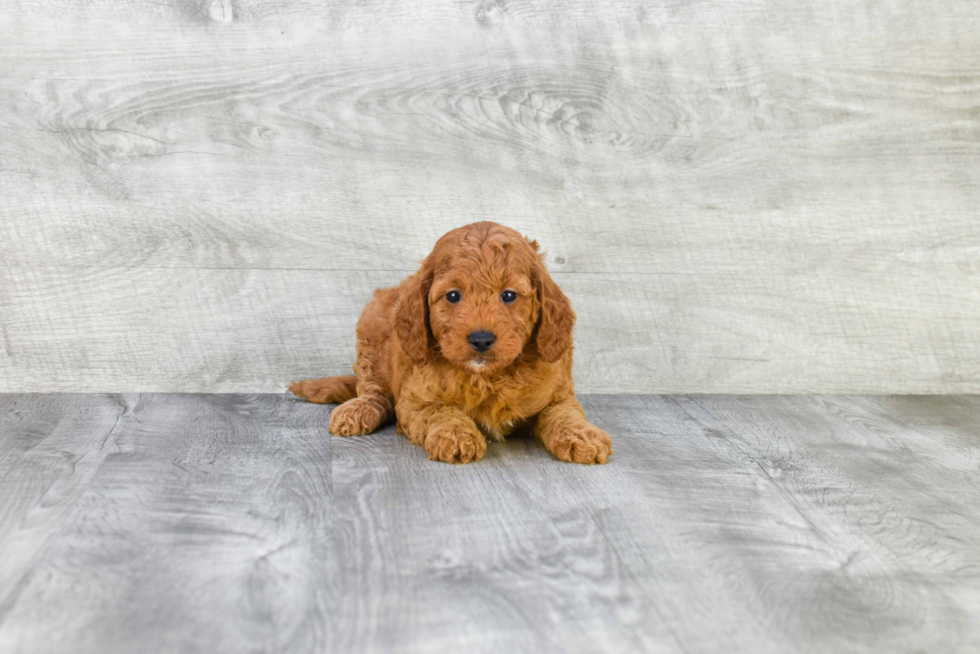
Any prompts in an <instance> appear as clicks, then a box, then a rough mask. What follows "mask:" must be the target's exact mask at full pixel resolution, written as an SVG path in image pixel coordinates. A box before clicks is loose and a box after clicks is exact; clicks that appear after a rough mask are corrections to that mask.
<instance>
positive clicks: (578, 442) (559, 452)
mask: <svg viewBox="0 0 980 654" xmlns="http://www.w3.org/2000/svg"><path fill="white" fill-rule="evenodd" d="M548 442H549V447H548V449H549V450H551V453H552V454H554V455H555V456H556V457H557V458H559V459H561V460H562V461H569V462H571V463H587V464H589V465H591V464H593V463H605V462H606V460H607V459H608V458H609V457H610V456H612V453H613V447H612V439H611V438H609V434H607V433H606V432H604V431H602V430H601V429H599V428H598V427H596V426H595V425H593V424H591V423H588V422H582V423H576V424H572V425H566V426H562V427H560V428H559V429H558V431H557V433H556V434H554V435H553V436H552V437H551V438H550V439H549V441H548Z"/></svg>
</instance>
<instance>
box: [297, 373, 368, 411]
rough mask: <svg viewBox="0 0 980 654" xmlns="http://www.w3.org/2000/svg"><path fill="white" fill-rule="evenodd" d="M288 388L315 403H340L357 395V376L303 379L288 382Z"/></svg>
mask: <svg viewBox="0 0 980 654" xmlns="http://www.w3.org/2000/svg"><path fill="white" fill-rule="evenodd" d="M289 390H290V391H292V392H293V394H295V395H298V396H300V397H305V398H306V399H308V400H309V401H310V402H314V403H316V404H340V403H341V402H346V401H347V400H351V399H353V398H355V397H357V376H356V375H344V376H343V377H323V378H321V379H304V380H303V381H298V382H293V383H292V384H290V385H289Z"/></svg>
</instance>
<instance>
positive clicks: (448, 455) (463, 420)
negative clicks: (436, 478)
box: [398, 400, 487, 463]
mask: <svg viewBox="0 0 980 654" xmlns="http://www.w3.org/2000/svg"><path fill="white" fill-rule="evenodd" d="M398 426H399V429H400V430H401V431H402V433H404V434H405V435H406V436H408V439H409V440H410V441H412V442H413V443H415V444H416V445H421V446H422V447H424V448H425V451H426V452H427V453H428V454H429V459H430V460H432V461H445V462H446V463H469V462H470V461H479V460H480V459H482V458H483V455H484V454H486V453H487V439H486V438H485V437H484V436H483V434H482V433H480V430H479V428H478V427H477V426H476V423H475V422H473V419H472V418H470V417H469V416H468V415H466V414H465V413H463V412H462V411H460V410H459V409H454V408H452V407H448V406H445V405H441V406H439V405H437V406H431V405H430V406H425V407H419V406H411V405H409V403H407V402H404V403H403V402H402V401H401V400H399V404H398Z"/></svg>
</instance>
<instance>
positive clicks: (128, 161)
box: [0, 0, 980, 393]
mask: <svg viewBox="0 0 980 654" xmlns="http://www.w3.org/2000/svg"><path fill="white" fill-rule="evenodd" d="M323 4H326V3H317V2H285V1H281V2H257V1H249V2H228V1H223V2H203V3H201V2H191V1H189V0H186V1H185V0H161V1H156V2H152V3H151V2H137V1H136V0H132V1H129V2H121V1H120V2H110V1H108V0H101V1H93V2H85V3H79V2H69V1H67V0H36V1H27V0H24V1H21V2H17V1H10V0H7V1H0V212H2V222H0V257H2V262H0V338H2V344H3V347H2V348H0V391H16V390H34V391H54V390H67V391H94V390H103V391H114V390H144V391H149V390H155V391H273V390H278V389H281V388H282V387H283V384H284V382H286V381H288V380H291V379H296V378H301V377H306V376H311V375H316V376H320V375H324V374H334V373H336V374H340V373H345V372H347V371H349V370H350V364H351V362H352V359H353V353H354V340H353V330H354V324H355V322H356V319H357V316H358V314H359V311H360V309H361V307H362V306H363V304H364V303H365V302H366V300H367V299H368V297H369V296H370V293H371V291H372V289H373V288H375V287H376V286H378V285H387V284H393V283H396V282H397V281H398V280H400V279H401V278H402V277H404V276H405V275H407V274H408V273H409V272H411V271H412V270H413V269H414V267H415V266H416V265H417V262H418V261H419V260H420V259H421V258H422V257H424V256H425V254H426V253H427V252H428V250H429V248H430V247H431V245H432V243H433V242H434V241H435V240H436V238H438V236H439V235H441V234H442V233H443V232H445V231H446V230H448V229H450V228H452V227H455V226H458V225H461V224H465V223H468V222H472V221H475V220H485V219H491V220H497V221H499V222H503V223H505V224H508V225H511V226H513V227H515V228H517V229H519V230H521V231H523V232H525V233H527V234H528V235H530V236H533V237H534V238H536V239H537V240H539V241H540V242H541V243H542V244H543V245H544V246H545V248H546V249H547V250H548V262H549V266H550V267H551V269H552V270H553V272H554V274H555V277H556V279H557V280H558V281H559V282H560V283H561V284H562V285H563V287H564V288H565V289H566V291H567V293H568V295H569V296H570V297H571V298H572V301H573V303H574V305H575V307H576V309H577V311H578V314H579V317H580V318H579V325H578V329H577V333H576V343H577V361H576V376H577V380H578V386H579V387H580V389H581V390H583V391H591V392H666V391H674V392H750V393H752V392H777V393H780V392H959V393H964V392H980V209H978V207H980V110H978V107H980V36H978V35H980V32H978V29H980V5H978V4H977V3H971V2H952V1H950V2H943V1H940V0H930V1H926V2H913V1H912V0H893V1H891V2H871V1H859V2H853V1H852V0H820V1H817V0H803V1H799V0H793V1H790V0H783V1H780V0H774V1H772V2H762V1H758V0H741V1H735V0H727V1H721V0H717V1H714V2H620V1H612V2H601V1H600V0H588V1H586V0H569V1H564V2H558V1H557V0H555V1H542V2H526V3H517V2H505V1H503V0H495V1H491V0H483V1H479V2H465V1H464V2H435V1H431V0H411V1H407V0H402V1H395V0H390V1H385V2H382V1H380V0H378V1H371V0H368V1H365V2H362V1H359V2H349V1H345V2H338V3H329V5H330V6H322V5H323Z"/></svg>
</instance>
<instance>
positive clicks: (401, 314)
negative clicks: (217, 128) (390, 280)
mask: <svg viewBox="0 0 980 654" xmlns="http://www.w3.org/2000/svg"><path fill="white" fill-rule="evenodd" d="M432 276H433V273H432V264H431V262H430V261H429V260H428V259H426V260H425V261H423V262H422V267H421V268H420V269H419V271H418V272H417V273H415V274H414V275H412V276H411V277H409V278H408V280H406V282H405V289H404V291H403V292H402V295H401V297H400V298H399V300H398V307H397V308H396V309H395V332H396V333H397V334H398V340H399V341H401V345H402V349H403V350H405V353H406V354H408V356H409V357H411V359H412V360H413V361H415V363H423V362H425V360H426V359H428V357H429V353H430V351H431V347H432V343H431V339H432V330H431V329H430V328H429V289H430V288H431V287H432Z"/></svg>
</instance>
